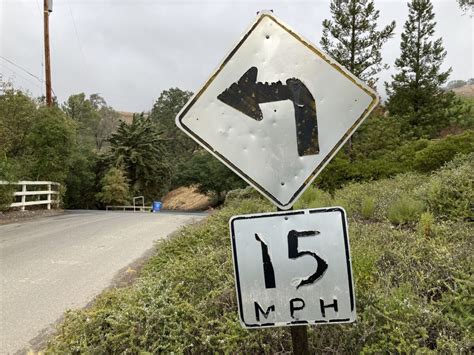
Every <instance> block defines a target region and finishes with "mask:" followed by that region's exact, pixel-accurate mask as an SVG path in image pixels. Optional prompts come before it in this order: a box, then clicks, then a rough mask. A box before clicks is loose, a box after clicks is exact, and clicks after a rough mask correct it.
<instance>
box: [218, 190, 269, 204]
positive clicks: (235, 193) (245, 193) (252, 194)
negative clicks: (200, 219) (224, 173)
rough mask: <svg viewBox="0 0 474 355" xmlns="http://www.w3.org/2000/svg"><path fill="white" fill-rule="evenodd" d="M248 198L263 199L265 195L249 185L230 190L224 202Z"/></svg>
mask: <svg viewBox="0 0 474 355" xmlns="http://www.w3.org/2000/svg"><path fill="white" fill-rule="evenodd" d="M247 199H263V196H262V195H260V193H259V192H258V191H257V190H255V189H254V188H253V187H252V186H247V187H246V188H243V189H236V190H231V191H229V192H228V193H227V194H226V196H225V201H224V204H225V205H230V204H233V203H239V202H240V201H242V200H247Z"/></svg>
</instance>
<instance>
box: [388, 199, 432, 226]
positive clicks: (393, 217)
mask: <svg viewBox="0 0 474 355" xmlns="http://www.w3.org/2000/svg"><path fill="white" fill-rule="evenodd" d="M424 209H425V206H424V205H423V203H422V202H420V201H418V200H415V199H413V198H411V197H408V196H401V197H400V198H399V199H398V200H396V201H394V202H393V204H392V205H391V206H390V207H389V209H388V211H387V218H388V220H389V221H390V222H391V223H392V224H395V225H400V224H413V223H414V222H416V221H418V220H419V218H420V215H421V213H423V211H424Z"/></svg>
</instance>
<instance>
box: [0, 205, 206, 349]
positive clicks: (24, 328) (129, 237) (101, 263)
mask: <svg viewBox="0 0 474 355" xmlns="http://www.w3.org/2000/svg"><path fill="white" fill-rule="evenodd" d="M201 218H203V215H202V214H201V215H199V214H179V213H160V214H152V213H131V212H130V213H129V212H102V211H75V212H72V211H70V212H66V213H65V214H64V215H60V216H55V217H47V218H42V219H40V220H34V221H29V222H22V223H14V224H8V225H3V226H0V288H1V289H0V315H1V317H0V353H15V352H17V351H19V350H21V349H25V347H27V348H28V346H29V341H30V340H31V339H33V338H34V337H36V336H37V335H38V334H39V332H40V331H42V330H44V329H45V328H48V327H50V325H51V324H53V323H54V322H55V321H56V320H57V319H58V318H60V317H61V315H62V314H63V312H64V311H65V310H66V309H70V308H72V309H74V308H80V307H84V306H85V305H86V304H87V303H88V302H90V301H91V300H92V299H93V297H94V296H96V295H97V294H99V293H100V292H101V291H102V290H103V289H104V288H106V287H107V286H109V285H110V283H111V281H112V279H113V278H114V276H115V275H116V273H117V272H118V271H119V270H121V269H123V268H124V267H126V266H127V265H129V264H130V263H132V262H133V261H134V260H136V259H137V258H139V257H140V256H142V255H143V254H144V253H145V252H146V251H147V250H150V249H151V248H152V247H153V241H154V240H157V239H160V238H164V237H166V236H167V235H169V234H170V233H172V232H173V231H175V230H176V229H177V228H179V227H180V226H182V225H185V224H187V223H191V222H193V221H197V220H199V219H201Z"/></svg>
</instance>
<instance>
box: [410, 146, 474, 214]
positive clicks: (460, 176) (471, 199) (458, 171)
mask: <svg viewBox="0 0 474 355" xmlns="http://www.w3.org/2000/svg"><path fill="white" fill-rule="evenodd" d="M473 171H474V153H471V154H469V155H465V156H458V157H456V158H455V159H454V160H453V161H452V162H450V163H448V164H447V165H446V166H445V167H443V168H442V169H441V170H439V171H436V172H435V173H433V175H432V176H431V178H430V179H429V180H428V181H427V182H426V183H425V184H423V185H422V186H420V188H418V189H417V190H416V191H415V194H416V195H417V197H418V198H419V199H421V200H422V201H424V203H425V204H426V206H427V207H428V209H429V210H430V211H431V212H432V213H433V214H434V215H436V216H437V217H439V218H443V219H466V220H473V219H474V211H473V210H474V186H473V185H474V183H473V182H474V174H473Z"/></svg>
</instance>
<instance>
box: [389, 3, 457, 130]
mask: <svg viewBox="0 0 474 355" xmlns="http://www.w3.org/2000/svg"><path fill="white" fill-rule="evenodd" d="M408 9H409V13H408V20H407V21H406V22H405V26H404V31H403V33H402V40H401V44H400V48H401V54H400V57H399V58H398V59H397V60H396V61H395V67H396V69H397V71H398V73H397V74H395V75H393V76H392V79H393V81H392V82H391V83H390V84H388V83H385V86H386V90H387V94H388V96H389V98H388V102H387V107H388V109H389V111H390V114H392V115H398V116H400V117H401V118H402V119H403V121H404V123H405V130H407V131H412V132H413V133H414V134H415V136H418V137H420V136H433V135H436V133H438V132H439V130H440V129H442V128H443V127H446V126H447V125H448V123H449V117H450V115H453V111H452V109H454V107H455V106H456V103H457V102H458V100H457V99H456V98H455V95H454V93H452V92H447V91H444V90H443V89H442V85H444V84H445V83H446V81H447V80H448V77H449V74H450V72H451V68H450V69H448V70H447V71H442V70H441V65H442V63H443V60H444V58H445V57H446V51H445V50H444V48H443V45H442V39H441V38H438V39H436V40H433V35H434V32H435V25H436V22H435V21H434V13H433V5H432V4H431V2H430V0H412V1H411V3H408ZM450 109H451V110H450Z"/></svg>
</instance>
